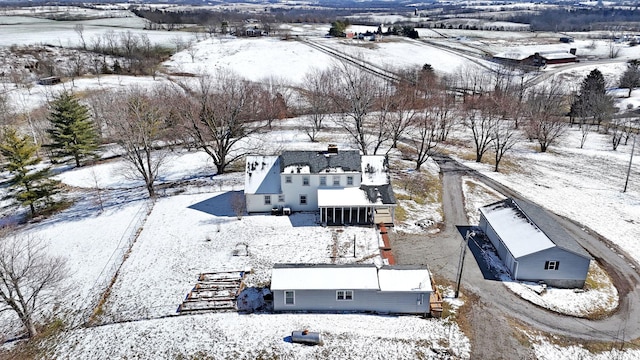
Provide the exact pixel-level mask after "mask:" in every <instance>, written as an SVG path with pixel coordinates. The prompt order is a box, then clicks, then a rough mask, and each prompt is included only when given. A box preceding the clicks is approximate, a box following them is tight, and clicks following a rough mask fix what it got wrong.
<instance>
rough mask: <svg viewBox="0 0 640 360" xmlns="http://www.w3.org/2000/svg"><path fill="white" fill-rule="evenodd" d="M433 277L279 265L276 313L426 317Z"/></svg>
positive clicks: (398, 269) (410, 271)
mask: <svg viewBox="0 0 640 360" xmlns="http://www.w3.org/2000/svg"><path fill="white" fill-rule="evenodd" d="M432 291H433V289H432V284H431V276H430V274H429V270H428V269H426V268H424V267H407V266H383V267H382V268H377V267H376V266H375V265H373V264H367V265H364V264H353V265H333V264H276V265H274V268H273V271H272V274H271V292H272V293H273V309H274V311H312V312H347V311H348V312H351V311H353V312H375V313H396V314H427V313H429V300H430V295H431V293H432Z"/></svg>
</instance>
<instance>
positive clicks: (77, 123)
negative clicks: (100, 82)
mask: <svg viewBox="0 0 640 360" xmlns="http://www.w3.org/2000/svg"><path fill="white" fill-rule="evenodd" d="M47 118H48V120H49V121H50V122H51V126H52V128H51V129H49V130H47V132H48V133H49V136H50V137H51V141H52V143H51V144H50V145H48V146H49V147H51V148H52V150H53V156H54V157H55V158H65V157H68V156H71V157H73V159H74V160H75V163H76V166H80V161H81V160H82V159H84V158H87V157H90V156H95V152H96V150H97V149H98V135H97V133H96V131H95V128H94V126H93V122H92V121H91V118H90V117H89V109H88V108H87V107H86V106H84V105H82V104H80V102H79V101H78V99H76V98H75V96H73V95H72V94H71V93H69V92H66V91H65V92H62V93H60V94H59V95H58V96H57V97H56V98H55V99H54V100H53V102H52V104H51V112H50V113H49V116H48V117H47Z"/></svg>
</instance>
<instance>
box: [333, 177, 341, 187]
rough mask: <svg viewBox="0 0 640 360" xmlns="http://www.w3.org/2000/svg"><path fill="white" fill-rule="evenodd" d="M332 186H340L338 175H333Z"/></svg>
mask: <svg viewBox="0 0 640 360" xmlns="http://www.w3.org/2000/svg"><path fill="white" fill-rule="evenodd" d="M333 186H340V176H334V177H333Z"/></svg>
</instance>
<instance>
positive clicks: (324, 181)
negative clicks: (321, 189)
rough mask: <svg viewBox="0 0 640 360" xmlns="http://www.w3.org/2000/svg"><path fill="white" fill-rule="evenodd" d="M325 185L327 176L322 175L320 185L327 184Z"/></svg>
mask: <svg viewBox="0 0 640 360" xmlns="http://www.w3.org/2000/svg"><path fill="white" fill-rule="evenodd" d="M325 185H327V177H326V176H320V186H325Z"/></svg>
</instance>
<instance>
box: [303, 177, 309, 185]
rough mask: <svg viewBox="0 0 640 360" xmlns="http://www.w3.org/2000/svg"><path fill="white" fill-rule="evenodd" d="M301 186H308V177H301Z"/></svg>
mask: <svg viewBox="0 0 640 360" xmlns="http://www.w3.org/2000/svg"><path fill="white" fill-rule="evenodd" d="M302 186H309V177H308V176H303V177H302Z"/></svg>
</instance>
